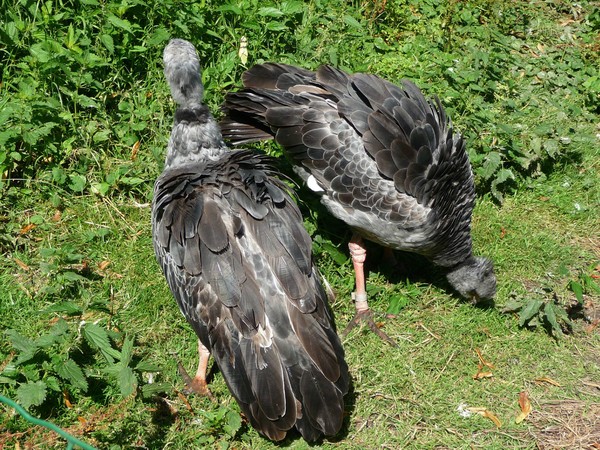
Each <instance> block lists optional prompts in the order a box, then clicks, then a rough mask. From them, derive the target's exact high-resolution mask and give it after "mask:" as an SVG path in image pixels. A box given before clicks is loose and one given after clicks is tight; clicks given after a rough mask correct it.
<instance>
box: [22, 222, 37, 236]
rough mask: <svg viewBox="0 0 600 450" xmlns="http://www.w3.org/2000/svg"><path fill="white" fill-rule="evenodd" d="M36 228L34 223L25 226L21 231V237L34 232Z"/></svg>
mask: <svg viewBox="0 0 600 450" xmlns="http://www.w3.org/2000/svg"><path fill="white" fill-rule="evenodd" d="M34 228H35V224H34V223H30V224H29V225H25V226H24V227H23V228H21V231H19V234H21V235H23V234H27V233H29V232H30V231H31V230H33V229H34Z"/></svg>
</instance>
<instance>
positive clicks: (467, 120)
mask: <svg viewBox="0 0 600 450" xmlns="http://www.w3.org/2000/svg"><path fill="white" fill-rule="evenodd" d="M1 5H2V8H0V11H2V12H1V13H0V15H1V17H2V19H3V22H2V23H3V24H2V28H0V42H1V44H2V45H0V63H1V64H0V66H1V67H2V84H0V171H1V172H2V180H1V181H0V250H1V252H0V330H2V333H3V334H2V337H1V338H0V393H1V394H2V395H6V396H9V397H11V398H14V399H17V400H19V401H20V402H21V403H26V404H28V405H29V410H30V411H31V412H32V413H33V414H34V415H36V416H39V417H42V418H44V419H47V420H50V421H52V422H54V423H56V424H58V425H59V426H61V427H62V428H64V429H66V430H68V431H69V432H71V433H72V434H74V435H76V436H77V437H79V438H81V439H83V440H85V441H87V442H89V443H91V444H93V445H95V446H97V447H98V448H115V449H117V448H140V447H145V448H152V449H155V448H156V449H158V448H167V447H168V448H172V449H184V448H190V447H192V448H200V447H203V446H204V447H216V448H248V449H249V448H253V449H254V448H264V449H268V448H277V447H278V446H279V445H275V444H273V443H271V442H269V441H267V440H265V439H264V438H262V437H261V436H260V435H258V433H257V432H256V431H254V430H253V429H252V428H251V427H249V426H248V425H247V424H246V423H244V422H242V423H241V424H240V423H239V408H238V407H237V405H236V403H235V402H234V401H233V400H232V398H231V396H230V394H229V392H228V390H227V388H226V386H225V383H224V381H223V379H222V378H221V376H220V374H219V373H216V374H214V377H213V381H212V383H211V389H212V391H213V393H214V395H215V400H214V401H211V400H210V399H207V398H198V397H190V398H189V399H188V400H185V399H184V398H183V397H182V396H181V395H180V392H181V390H182V389H183V383H182V381H181V379H180V377H179V375H178V373H177V360H178V359H179V360H181V361H182V363H183V364H184V366H185V367H186V368H187V369H188V371H193V370H194V369H195V365H196V363H197V350H196V338H195V336H194V334H193V332H192V331H191V330H190V328H189V326H188V325H187V324H186V323H185V321H184V319H183V317H182V315H181V313H180V312H179V310H178V308H177V305H176V303H175V301H174V300H173V298H172V296H171V295H170V293H169V291H168V288H167V286H166V283H165V281H164V279H163V277H162V275H161V273H160V270H159V268H158V265H157V264H156V262H155V260H154V255H153V249H152V243H151V234H150V208H149V204H148V203H149V201H150V200H151V195H152V185H153V182H154V180H155V178H156V177H157V175H158V173H159V172H160V170H161V165H162V159H163V152H164V148H165V146H166V140H167V136H168V133H169V131H170V126H171V120H172V112H173V106H172V102H171V101H170V99H169V95H168V88H167V86H166V83H165V82H164V80H163V77H162V73H161V71H162V63H161V52H162V49H163V47H164V44H165V43H166V40H167V39H168V38H169V37H170V36H177V37H183V38H187V39H190V40H191V41H192V42H194V44H196V45H197V46H198V48H199V50H200V53H201V58H202V60H203V64H204V71H203V80H204V81H205V83H206V88H207V102H208V104H209V106H210V107H211V108H212V110H213V111H215V112H216V111H217V108H218V105H219V103H220V101H221V100H222V97H223V95H224V93H225V92H226V91H227V90H229V89H231V88H233V87H234V86H235V85H238V84H239V79H240V75H241V73H242V72H243V70H244V69H245V67H244V66H243V65H242V64H241V63H240V61H239V59H238V57H237V48H238V45H239V40H240V38H241V36H247V38H248V41H249V50H250V57H249V61H248V66H250V65H251V64H254V63H258V62H262V61H266V60H274V61H282V62H289V63H293V64H299V65H302V66H305V67H309V68H315V67H316V66H317V65H318V64H320V63H333V64H335V65H337V66H340V67H342V68H346V69H348V70H351V71H370V72H374V73H378V74H380V75H382V76H384V77H386V78H388V79H390V80H391V81H399V80H400V79H401V78H403V77H407V78H411V79H413V80H415V81H416V82H417V83H418V84H419V85H420V86H422V87H423V89H424V90H425V91H426V92H427V93H429V94H437V95H439V96H440V98H441V100H442V102H443V104H444V105H445V106H446V107H447V109H448V112H449V114H450V115H451V117H452V119H453V122H454V124H455V126H456V127H457V128H458V129H460V130H461V131H462V132H463V133H464V134H465V136H466V137H467V140H468V147H469V151H470V155H471V160H472V163H473V168H474V172H475V174H476V179H477V189H478V194H479V196H478V203H477V206H476V208H475V212H474V217H473V238H474V245H475V252H476V253H477V254H480V255H486V256H488V257H490V258H492V259H493V260H494V262H495V265H496V271H497V275H498V295H497V299H496V304H495V305H494V306H493V307H490V308H487V309H486V308H475V307H473V306H471V305H469V304H466V303H463V302H462V301H460V300H459V299H457V298H456V297H455V296H453V295H452V293H451V292H450V291H449V290H448V289H447V285H446V283H445V282H444V280H443V276H441V274H440V272H439V271H437V270H435V269H433V268H432V267H431V266H430V265H428V264H427V263H426V262H425V261H423V260H422V259H421V258H415V257H412V256H410V255H405V254H400V255H398V260H399V262H400V267H403V268H404V269H403V270H393V269H391V268H389V267H388V266H386V265H385V264H380V259H381V256H382V252H381V249H379V248H377V247H376V246H371V247H370V257H369V259H368V269H369V275H368V276H369V280H368V286H369V294H370V303H371V306H372V307H373V309H374V310H375V312H376V318H377V320H378V321H379V322H381V325H382V326H383V327H384V328H383V329H384V330H385V332H386V333H387V334H389V335H390V336H391V337H392V338H393V339H395V340H396V342H397V343H398V348H392V347H390V346H387V345H385V344H383V343H382V342H381V341H379V340H378V339H377V338H376V337H375V336H374V335H373V334H372V333H370V332H368V331H366V330H355V331H353V332H352V333H351V334H350V335H349V336H348V337H347V338H346V339H345V340H344V346H345V349H346V356H347V360H348V364H349V366H350V371H351V375H352V390H351V392H350V393H349V394H348V396H347V403H348V408H347V413H348V414H347V418H346V421H345V426H344V430H343V432H342V433H341V434H340V435H339V436H338V437H336V438H335V439H332V440H328V441H324V442H323V443H319V444H317V445H315V446H314V447H316V448H357V449H358V448H386V446H387V448H415V449H421V448H485V449H505V448H527V449H533V448H538V446H544V445H550V444H553V445H554V446H555V447H560V448H577V446H576V444H573V442H574V441H573V440H571V441H569V439H570V437H569V436H568V434H565V435H564V436H566V437H564V439H563V440H562V441H561V440H560V439H559V440H557V437H556V436H557V435H556V434H555V435H551V434H550V431H549V430H551V429H553V428H552V427H556V426H558V427H559V429H560V430H562V432H564V433H566V432H567V428H566V427H565V426H562V428H560V426H561V425H560V423H561V420H563V419H564V418H565V415H566V414H567V413H568V412H569V411H570V409H569V408H573V405H577V408H579V409H578V410H577V411H578V413H577V414H575V415H574V416H573V417H575V419H573V418H571V419H570V420H578V422H575V423H574V424H573V423H571V429H576V430H577V434H578V435H577V436H576V437H577V438H579V439H580V441H579V442H580V443H581V444H580V445H581V446H584V444H586V443H587V445H591V443H593V442H597V441H598V439H599V438H598V435H597V433H598V431H597V430H598V429H600V425H599V424H598V421H597V419H595V417H597V415H596V416H594V415H593V414H591V413H589V411H593V410H594V408H596V410H597V409H598V404H599V403H600V401H599V399H598V395H599V392H598V383H599V382H600V337H599V335H600V333H598V328H594V327H593V325H590V322H591V323H592V324H593V323H594V321H595V320H596V321H597V320H598V319H599V318H600V306H599V305H600V292H599V291H598V287H597V286H598V284H600V282H599V281H598V276H599V275H600V267H599V265H600V250H599V249H600V226H599V224H600V213H599V212H598V211H599V210H600V208H599V207H600V176H599V175H598V174H599V173H600V151H599V150H598V148H599V147H598V143H599V140H598V137H597V133H598V132H599V131H600V130H598V128H597V123H598V113H599V112H600V73H599V72H598V67H597V60H596V58H597V49H598V45H599V42H598V38H597V35H598V30H600V8H599V6H598V5H597V3H594V2H581V3H579V4H577V5H575V4H572V3H569V2H564V1H560V0H556V1H551V2H533V3H531V2H521V1H516V2H506V3H498V2H493V1H487V0H477V1H470V2H456V1H448V2H435V1H433V0H431V1H424V2H417V1H413V0H397V1H388V2H344V1H331V2H324V1H317V0H314V1H311V2H306V3H300V2H295V1H288V2H281V3H275V2H272V3H268V4H266V3H263V2H261V3H260V4H259V3H258V2H255V1H252V0H239V1H236V2H234V1H231V2H229V3H223V2H211V1H210V0H206V1H203V2H198V3H195V4H188V3H185V4H182V3H178V2H174V1H165V2H161V3H160V5H159V4H156V5H154V4H152V5H148V4H146V3H145V2H143V1H141V0H136V1H129V2H114V3H107V2H96V1H94V0H87V1H86V2H82V3H81V4H79V3H71V2H66V3H65V4H63V5H61V7H60V10H59V9H58V7H53V6H52V3H51V2H47V3H41V2H39V3H38V2H34V1H30V0H19V1H16V0H15V1H5V2H3V3H2V4H1ZM80 30H84V31H80ZM264 148H265V149H266V150H267V151H268V152H270V153H273V154H279V153H278V152H279V150H278V149H277V148H276V147H275V146H272V145H266V146H265V147H264ZM301 197H302V204H301V207H302V210H303V213H304V215H305V218H306V219H305V224H306V226H307V229H308V230H309V232H310V233H311V235H312V236H313V238H314V242H315V244H314V250H315V256H316V261H317V263H318V265H319V268H320V270H321V272H322V273H323V274H324V276H325V277H326V278H327V279H328V281H329V282H330V283H331V285H332V287H333V288H334V290H335V292H336V294H337V297H336V299H335V300H334V301H333V302H332V308H333V311H334V313H335V318H336V323H337V326H338V328H339V329H342V328H343V327H345V325H346V324H347V323H348V321H349V320H350V319H351V318H352V316H353V314H354V310H353V305H352V304H351V301H350V293H351V291H352V290H353V276H352V267H351V263H350V261H349V259H348V252H347V248H346V244H347V241H348V238H349V237H350V232H349V231H348V230H347V229H346V228H345V227H344V226H343V225H341V224H340V223H339V222H337V221H336V220H335V219H332V218H331V217H329V216H328V215H327V213H326V212H325V211H324V210H323V208H322V207H320V206H319V205H318V204H317V203H316V202H315V201H314V199H312V198H311V197H310V196H307V195H306V192H304V191H302V194H301ZM577 286H579V288H578V287H577ZM578 289H580V293H579V295H578ZM578 297H580V298H578ZM515 302H517V303H518V302H521V303H520V304H521V305H522V306H525V307H527V305H528V304H530V305H531V304H536V305H537V304H539V305H552V308H557V310H561V311H566V310H567V309H569V310H572V312H573V315H572V321H571V325H570V327H569V325H568V324H567V323H566V322H562V323H560V324H558V329H557V328H556V327H553V326H552V323H550V322H548V316H547V314H548V313H547V312H545V311H546V310H545V309H544V308H546V307H548V306H540V307H539V310H535V311H534V313H535V314H534V316H532V317H531V318H529V319H527V320H524V319H525V318H524V317H523V313H522V312H519V310H517V311H516V312H514V313H504V312H502V309H503V308H504V307H505V306H506V305H510V304H514V303H515ZM578 304H579V305H580V307H582V308H583V310H582V311H579V312H578V311H577V309H573V307H574V306H577V305H578ZM387 312H389V313H394V314H393V316H390V317H388V316H386V313H387ZM582 316H586V317H587V319H588V320H587V321H586V320H584V319H582ZM60 319H62V321H61V320H60ZM520 320H521V322H526V323H527V324H529V325H530V326H528V327H519V322H520ZM536 320H537V321H538V326H535V325H536V322H535V321H536ZM63 321H64V322H63ZM596 323H597V322H596ZM561 326H562V327H561ZM61 327H62V328H61ZM560 329H562V330H563V331H564V333H563V332H562V331H560ZM5 330H14V331H12V332H10V333H8V334H5V333H4V331H5ZM52 333H54V334H52ZM98 333H100V334H98ZM103 333H105V334H104V336H105V337H102V334H103ZM28 350H29V351H33V352H34V353H33V354H32V355H31V357H25V356H23V355H24V354H25V353H27V351H28ZM478 351H479V352H480V353H481V355H482V356H483V358H484V359H485V360H486V361H488V362H490V363H492V364H493V366H494V367H493V368H491V369H485V370H489V371H490V372H492V374H493V376H492V377H489V378H483V379H478V380H475V379H474V378H473V377H474V375H476V373H477V372H478V364H479V357H478V355H477V352H478ZM68 361H72V362H68ZM65 364H70V365H71V368H72V366H73V365H76V366H77V367H78V368H79V371H78V370H77V369H72V370H71V371H70V372H65V368H64V367H65ZM542 377H547V378H549V379H551V380H554V381H555V382H557V383H559V384H560V386H555V385H553V384H550V383H548V382H543V381H541V382H540V381H539V379H540V378H542ZM536 379H538V381H536ZM82 380H83V381H82ZM149 380H152V381H153V383H152V384H151V385H150V384H149V383H148V382H149ZM85 384H87V388H86V386H85ZM521 391H526V392H528V394H529V397H530V399H531V402H532V405H533V413H532V414H531V415H530V416H529V417H528V418H527V419H526V420H525V421H524V422H523V423H521V424H516V423H515V417H516V416H517V414H518V412H519V405H518V396H519V393H520V392H521ZM459 405H462V406H461V407H463V408H464V407H481V408H486V409H487V410H488V411H490V412H491V413H493V414H494V415H495V416H497V417H498V419H499V420H500V421H501V427H500V428H496V426H495V425H494V424H493V422H492V421H491V420H490V419H488V418H486V417H483V416H481V415H478V414H473V415H471V417H462V416H461V415H460V414H459V411H458V408H459ZM2 411H3V414H2V415H0V447H3V446H7V447H8V448H12V447H15V446H16V445H17V443H19V445H20V446H21V447H24V446H27V445H32V446H38V447H39V448H64V446H65V445H64V443H63V442H61V441H60V440H58V439H56V437H55V436H54V437H53V436H52V434H51V433H50V432H48V431H44V430H39V429H35V428H33V427H32V426H31V425H30V424H28V423H27V422H25V421H24V420H23V419H21V418H20V417H19V416H16V415H14V414H12V412H11V411H10V410H9V409H8V408H5V407H4V406H2ZM585 411H588V413H586V412H585ZM4 412H5V413H4ZM586 414H588V415H586ZM590 417H591V418H590ZM586 418H587V419H586ZM586 420H587V422H586ZM594 420H595V422H594ZM573 425H577V427H573ZM594 433H596V434H594ZM571 437H572V436H571ZM586 439H587V440H586ZM594 439H595V440H594ZM280 446H283V447H290V448H295V449H302V448H309V447H311V446H309V445H308V444H306V443H305V442H304V441H303V440H302V439H301V438H299V437H297V436H294V437H292V438H290V439H288V440H286V441H285V442H284V443H283V444H281V445H280Z"/></svg>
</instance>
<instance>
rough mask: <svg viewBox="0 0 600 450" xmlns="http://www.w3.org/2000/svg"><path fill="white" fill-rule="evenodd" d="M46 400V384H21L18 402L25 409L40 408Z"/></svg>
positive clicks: (41, 382)
mask: <svg viewBox="0 0 600 450" xmlns="http://www.w3.org/2000/svg"><path fill="white" fill-rule="evenodd" d="M45 399H46V383H44V382H43V381H35V382H31V381H30V382H29V383H26V384H21V386H19V388H18V389H17V401H18V402H19V403H20V404H21V406H22V407H23V408H25V409H29V408H30V407H31V406H39V405H41V404H42V403H44V400H45Z"/></svg>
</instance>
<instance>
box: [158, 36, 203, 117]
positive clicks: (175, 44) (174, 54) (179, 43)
mask: <svg viewBox="0 0 600 450" xmlns="http://www.w3.org/2000/svg"><path fill="white" fill-rule="evenodd" d="M163 62H164V67H165V77H166V79H167V82H168V83H169V86H170V87H171V96H172V97H173V100H175V103H177V104H178V105H191V104H201V103H202V97H203V96H204V87H203V86H202V79H201V70H200V61H199V59H198V54H197V53H196V49H195V48H194V46H193V45H192V44H191V43H190V42H188V41H185V40H183V39H171V40H170V41H169V44H168V45H167V46H166V47H165V50H164V52H163Z"/></svg>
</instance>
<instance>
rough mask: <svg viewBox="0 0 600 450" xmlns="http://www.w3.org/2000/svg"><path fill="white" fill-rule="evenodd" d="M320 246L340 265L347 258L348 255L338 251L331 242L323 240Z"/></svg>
mask: <svg viewBox="0 0 600 450" xmlns="http://www.w3.org/2000/svg"><path fill="white" fill-rule="evenodd" d="M321 247H322V248H323V250H324V251H325V252H326V253H327V254H328V255H329V256H331V258H332V259H333V260H334V261H335V262H336V263H338V264H339V265H340V266H341V265H342V264H344V263H345V262H346V261H347V260H348V257H347V256H346V255H344V254H343V253H342V252H341V251H339V250H338V248H337V247H336V246H335V245H333V244H332V243H331V242H328V241H323V242H322V243H321Z"/></svg>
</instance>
